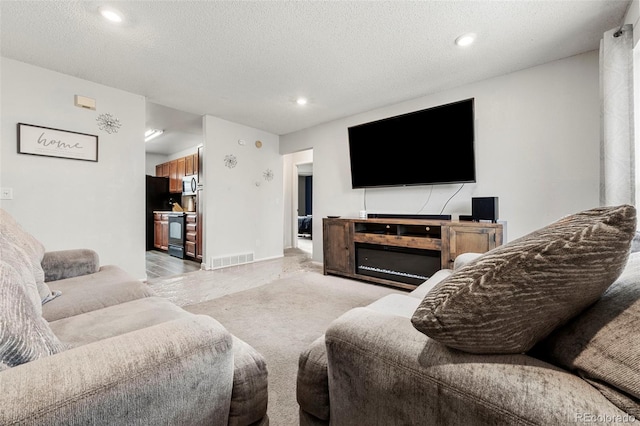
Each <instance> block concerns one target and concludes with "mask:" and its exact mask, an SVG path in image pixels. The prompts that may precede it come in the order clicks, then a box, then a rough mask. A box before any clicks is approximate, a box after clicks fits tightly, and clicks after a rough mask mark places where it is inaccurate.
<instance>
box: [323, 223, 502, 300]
mask: <svg viewBox="0 0 640 426" xmlns="http://www.w3.org/2000/svg"><path fill="white" fill-rule="evenodd" d="M322 229H323V233H322V234H323V251H324V262H323V263H324V273H325V275H326V274H332V275H339V276H344V277H349V278H355V279H359V280H364V281H369V282H374V283H378V284H384V285H389V286H393V287H399V288H404V289H414V288H415V287H416V286H417V285H419V284H420V283H421V282H422V281H423V280H422V278H421V277H425V279H426V278H427V277H428V276H430V274H432V273H433V272H435V271H437V270H439V269H447V268H452V267H453V261H454V260H455V258H456V257H457V256H458V255H459V254H461V253H466V252H476V253H484V252H486V251H489V250H491V249H492V248H494V247H497V246H499V245H501V244H502V225H501V224H498V223H485V222H459V221H450V220H426V219H392V218H380V219H340V218H335V219H334V218H325V219H323V222H322ZM365 250H366V252H367V253H368V254H373V256H367V260H369V261H371V262H374V264H372V265H368V266H366V267H365V266H363V265H358V264H357V261H358V254H359V251H363V252H364V251H365ZM378 251H379V253H378ZM370 257H374V258H375V259H369V258H370ZM376 259H377V260H376ZM376 262H379V263H380V265H376V264H375V263H376ZM385 262H391V263H392V265H391V266H393V267H395V266H398V265H400V266H401V268H405V269H407V271H402V270H398V271H396V270H394V269H389V268H387V267H386V266H388V265H385V264H384V263H385ZM423 263H426V264H429V265H430V266H426V265H422V264H423ZM378 266H379V267H378ZM363 268H369V269H363ZM421 268H422V269H421ZM424 268H427V269H429V268H430V269H429V271H430V272H429V271H425V270H424ZM414 270H421V272H419V273H414V272H412V271H414ZM370 271H373V272H370ZM372 275H373V276H372Z"/></svg>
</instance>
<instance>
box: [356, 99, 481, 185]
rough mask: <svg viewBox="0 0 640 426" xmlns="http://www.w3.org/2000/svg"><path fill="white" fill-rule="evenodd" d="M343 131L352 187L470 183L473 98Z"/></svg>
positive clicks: (472, 177) (472, 176) (473, 177)
mask: <svg viewBox="0 0 640 426" xmlns="http://www.w3.org/2000/svg"><path fill="white" fill-rule="evenodd" d="M348 131H349V155H350V162H351V184H352V187H353V188H368V187H385V186H410V185H433V184H446V183H463V182H475V181H476V167H475V154H474V134H475V132H474V99H473V98H471V99H466V100H462V101H458V102H453V103H450V104H446V105H440V106H437V107H433V108H428V109H423V110H420V111H415V112H411V113H408V114H403V115H398V116H395V117H390V118H386V119H383V120H378V121H373V122H370V123H365V124H360V125H357V126H353V127H349V128H348Z"/></svg>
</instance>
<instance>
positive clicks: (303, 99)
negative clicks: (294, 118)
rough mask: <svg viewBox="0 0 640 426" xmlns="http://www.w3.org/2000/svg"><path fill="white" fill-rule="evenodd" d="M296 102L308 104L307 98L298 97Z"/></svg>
mask: <svg viewBox="0 0 640 426" xmlns="http://www.w3.org/2000/svg"><path fill="white" fill-rule="evenodd" d="M296 103H297V104H298V105H306V104H307V100H306V99H305V98H298V99H296Z"/></svg>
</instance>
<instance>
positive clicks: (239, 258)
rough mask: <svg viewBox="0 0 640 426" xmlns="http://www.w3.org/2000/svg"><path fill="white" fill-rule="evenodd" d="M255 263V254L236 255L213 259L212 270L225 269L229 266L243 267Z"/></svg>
mask: <svg viewBox="0 0 640 426" xmlns="http://www.w3.org/2000/svg"><path fill="white" fill-rule="evenodd" d="M251 262H253V253H242V254H234V255H230V256H223V257H212V258H211V269H219V268H225V267H227V266H233V265H242V264H244V263H251Z"/></svg>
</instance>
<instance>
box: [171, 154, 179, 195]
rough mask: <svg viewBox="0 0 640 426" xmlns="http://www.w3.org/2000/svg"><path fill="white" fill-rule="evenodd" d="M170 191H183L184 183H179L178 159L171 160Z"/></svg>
mask: <svg viewBox="0 0 640 426" xmlns="http://www.w3.org/2000/svg"><path fill="white" fill-rule="evenodd" d="M169 192H182V183H180V185H178V160H173V161H169Z"/></svg>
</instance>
